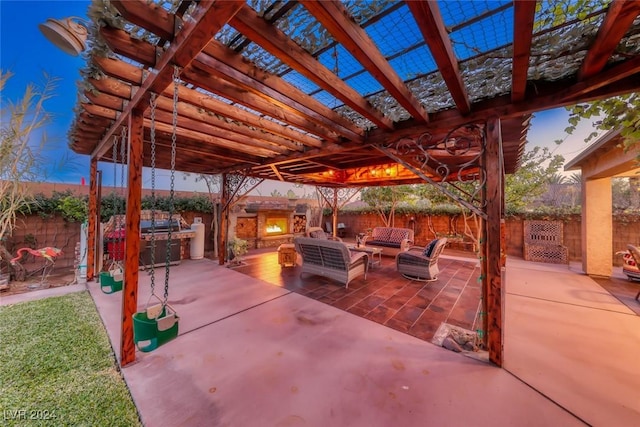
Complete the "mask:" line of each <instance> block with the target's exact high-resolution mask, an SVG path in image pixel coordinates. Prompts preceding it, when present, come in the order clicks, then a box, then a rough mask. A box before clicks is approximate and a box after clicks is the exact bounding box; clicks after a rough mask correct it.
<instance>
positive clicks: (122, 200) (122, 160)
mask: <svg viewBox="0 0 640 427" xmlns="http://www.w3.org/2000/svg"><path fill="white" fill-rule="evenodd" d="M127 131H128V129H127V127H125V126H123V127H122V131H121V132H120V196H121V198H120V205H119V213H120V214H121V215H122V216H121V218H122V223H121V229H122V232H121V233H119V234H118V237H119V239H118V242H119V245H118V246H119V247H121V248H124V240H125V235H124V229H126V224H125V223H124V221H125V214H126V206H127V204H126V202H125V200H126V199H125V197H126V193H125V190H124V188H125V187H124V165H125V159H126V157H127V155H126V141H127V133H128V132H127ZM127 163H128V162H127ZM123 250H124V249H123ZM122 255H124V254H122ZM120 267H122V265H120Z"/></svg>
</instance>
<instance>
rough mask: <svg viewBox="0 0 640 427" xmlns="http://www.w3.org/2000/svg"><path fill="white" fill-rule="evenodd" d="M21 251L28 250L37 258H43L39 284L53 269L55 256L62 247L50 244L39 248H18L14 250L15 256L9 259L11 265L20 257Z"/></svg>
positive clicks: (60, 252) (59, 252) (59, 253)
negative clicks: (54, 246)
mask: <svg viewBox="0 0 640 427" xmlns="http://www.w3.org/2000/svg"><path fill="white" fill-rule="evenodd" d="M23 252H29V253H30V254H31V255H33V256H35V257H37V258H44V260H45V265H44V267H42V278H41V279H40V285H42V284H43V283H44V279H46V278H47V276H48V275H49V273H50V272H51V270H52V269H53V265H54V264H55V262H56V258H57V257H58V256H60V255H61V254H62V249H58V248H53V247H51V246H47V247H45V248H40V249H32V248H20V249H18V251H17V252H16V257H15V258H12V259H11V261H10V262H11V265H16V264H17V262H18V260H19V259H20V258H22V254H23Z"/></svg>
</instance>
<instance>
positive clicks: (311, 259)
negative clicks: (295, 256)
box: [293, 237, 369, 287]
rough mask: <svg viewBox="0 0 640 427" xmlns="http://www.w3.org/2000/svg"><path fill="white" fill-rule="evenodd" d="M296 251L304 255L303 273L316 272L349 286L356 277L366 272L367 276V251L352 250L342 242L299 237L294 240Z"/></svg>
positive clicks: (365, 275)
mask: <svg viewBox="0 0 640 427" xmlns="http://www.w3.org/2000/svg"><path fill="white" fill-rule="evenodd" d="M293 243H294V244H295V245H296V252H298V253H299V254H300V255H301V256H302V271H301V273H300V274H302V273H310V274H316V275H318V276H324V277H328V278H330V279H333V280H337V281H338V282H340V283H344V284H345V287H349V282H351V281H352V280H353V279H355V278H356V277H359V276H361V275H363V274H364V278H365V279H366V278H367V270H368V269H369V255H368V254H366V253H365V252H353V253H352V252H351V251H350V250H349V248H347V245H345V244H344V243H342V242H337V241H334V240H326V239H314V238H311V237H297V238H295V239H294V240H293Z"/></svg>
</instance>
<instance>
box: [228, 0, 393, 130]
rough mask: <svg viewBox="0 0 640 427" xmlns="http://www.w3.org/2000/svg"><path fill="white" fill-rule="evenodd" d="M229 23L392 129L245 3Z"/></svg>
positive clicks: (338, 96) (350, 89)
mask: <svg viewBox="0 0 640 427" xmlns="http://www.w3.org/2000/svg"><path fill="white" fill-rule="evenodd" d="M231 25H232V26H233V27H234V28H235V29H237V30H238V31H240V32H241V33H242V34H244V35H245V36H246V37H247V38H249V39H251V40H253V41H254V42H255V43H257V44H259V45H260V46H262V47H263V48H264V49H265V50H267V51H268V52H270V53H272V54H273V55H275V56H277V57H278V58H280V59H281V60H282V61H284V62H285V63H286V64H287V65H289V66H290V67H291V68H293V69H294V70H296V71H297V72H299V73H300V74H302V75H303V76H305V77H306V78H308V79H309V80H311V81H312V82H314V83H315V84H317V85H318V86H319V87H321V88H322V89H324V90H326V91H327V92H329V93H330V94H332V95H333V96H335V97H336V98H338V99H340V100H341V101H342V102H344V103H345V104H346V105H348V106H350V107H351V108H353V109H354V110H355V111H357V112H358V113H360V114H362V115H363V116H364V117H366V118H368V119H369V120H371V121H372V122H373V123H375V124H376V125H377V126H378V127H380V128H382V129H393V123H392V121H391V120H389V119H388V118H386V117H384V115H383V114H382V113H380V112H379V111H378V110H376V109H375V108H374V107H373V106H372V105H371V104H370V103H369V102H368V101H367V100H366V99H364V98H363V97H362V96H361V95H360V94H359V93H358V92H357V91H355V90H354V89H353V88H351V87H350V86H349V85H347V84H346V83H345V82H344V81H343V80H342V79H340V78H339V77H338V76H336V75H335V74H334V73H332V72H331V71H330V70H329V69H328V68H326V67H325V66H324V65H322V64H321V63H320V62H319V61H318V60H317V59H316V58H314V57H313V56H312V55H311V54H310V53H308V52H307V51H306V50H304V49H303V48H301V47H300V46H298V45H297V44H296V43H294V42H293V41H292V40H291V39H290V38H289V37H288V36H287V35H285V34H284V33H283V32H282V31H280V30H278V29H277V28H276V27H274V26H273V25H270V24H269V23H268V22H266V21H265V20H264V19H262V18H260V17H259V16H258V15H257V14H256V13H255V11H253V10H252V9H251V8H250V7H249V6H245V7H243V8H242V10H240V12H239V13H238V14H236V15H235V16H234V18H233V19H232V20H231Z"/></svg>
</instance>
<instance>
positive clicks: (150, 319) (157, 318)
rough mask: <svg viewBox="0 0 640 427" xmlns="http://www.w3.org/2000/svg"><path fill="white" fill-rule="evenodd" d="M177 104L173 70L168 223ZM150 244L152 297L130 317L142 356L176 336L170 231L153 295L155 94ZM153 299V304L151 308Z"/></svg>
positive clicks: (175, 78) (176, 317)
mask: <svg viewBox="0 0 640 427" xmlns="http://www.w3.org/2000/svg"><path fill="white" fill-rule="evenodd" d="M177 100H178V83H177V68H175V69H174V92H173V132H172V135H171V185H170V192H169V221H171V220H172V217H173V213H174V178H175V162H176V127H177V110H176V104H177ZM150 103H151V138H150V139H151V203H152V209H151V241H150V250H151V253H150V256H151V266H150V270H149V271H148V273H149V275H150V276H151V295H150V296H149V299H148V300H147V304H146V307H145V309H144V310H141V311H138V312H137V313H134V314H133V341H134V342H135V344H136V347H137V348H138V349H139V350H140V351H143V352H149V351H153V350H155V349H156V348H158V347H159V346H161V345H163V344H165V343H167V342H169V341H171V340H172V339H174V338H176V337H177V336H178V320H179V319H180V318H179V317H178V314H177V313H176V311H175V310H174V309H173V307H171V306H170V305H169V304H168V303H167V301H168V298H169V270H170V261H171V244H170V242H171V229H172V227H169V231H168V234H167V239H168V244H167V252H166V257H165V258H166V259H165V276H164V295H163V298H160V297H159V296H158V295H156V294H155V267H154V264H155V246H156V239H155V225H156V219H155V212H156V195H155V176H156V175H155V173H156V169H155V166H156V140H155V108H156V97H155V94H152V96H151V101H150ZM153 299H155V300H156V301H154V302H157V303H156V304H153V305H151V302H152V300H153Z"/></svg>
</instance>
